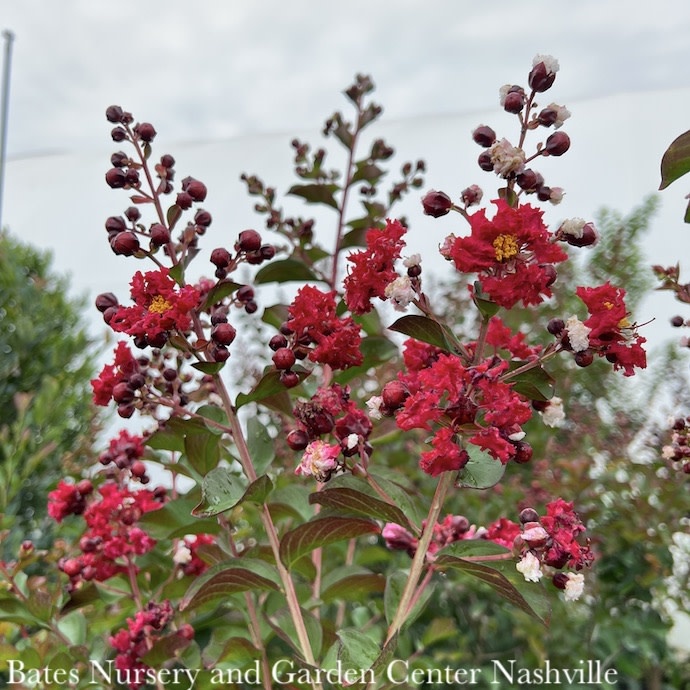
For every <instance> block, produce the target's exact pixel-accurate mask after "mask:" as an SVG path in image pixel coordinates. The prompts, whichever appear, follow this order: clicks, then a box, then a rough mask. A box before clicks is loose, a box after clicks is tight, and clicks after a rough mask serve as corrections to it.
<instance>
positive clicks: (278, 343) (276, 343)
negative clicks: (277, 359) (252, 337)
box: [268, 333, 288, 352]
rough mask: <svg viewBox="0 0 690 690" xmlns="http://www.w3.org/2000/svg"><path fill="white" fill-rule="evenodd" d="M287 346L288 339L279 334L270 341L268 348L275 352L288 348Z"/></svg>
mask: <svg viewBox="0 0 690 690" xmlns="http://www.w3.org/2000/svg"><path fill="white" fill-rule="evenodd" d="M287 344H288V341H287V338H286V337H285V336H284V335H282V334H281V333H277V334H276V335H274V336H273V337H272V338H271V339H270V340H269V341H268V346H269V347H270V348H271V350H273V352H275V351H276V350H279V349H280V348H281V347H287Z"/></svg>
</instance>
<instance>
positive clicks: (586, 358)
mask: <svg viewBox="0 0 690 690" xmlns="http://www.w3.org/2000/svg"><path fill="white" fill-rule="evenodd" d="M593 361H594V353H593V352H592V351H591V350H580V352H576V353H575V364H577V366H578V367H588V366H589V365H590V364H591V363H592V362H593Z"/></svg>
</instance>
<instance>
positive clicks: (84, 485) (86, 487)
mask: <svg viewBox="0 0 690 690" xmlns="http://www.w3.org/2000/svg"><path fill="white" fill-rule="evenodd" d="M74 488H75V489H76V490H77V492H78V493H80V494H81V495H82V496H88V495H89V494H90V493H91V492H92V491H93V484H92V483H91V481H90V480H89V479H82V480H81V481H79V482H77V484H76V486H75V487H74Z"/></svg>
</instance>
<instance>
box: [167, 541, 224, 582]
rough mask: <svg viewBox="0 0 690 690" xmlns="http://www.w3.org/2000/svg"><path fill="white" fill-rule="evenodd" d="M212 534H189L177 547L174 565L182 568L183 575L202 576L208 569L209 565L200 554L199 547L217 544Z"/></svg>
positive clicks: (174, 553) (174, 554)
mask: <svg viewBox="0 0 690 690" xmlns="http://www.w3.org/2000/svg"><path fill="white" fill-rule="evenodd" d="M215 543H216V538H215V537H214V536H213V535H212V534H188V535H187V536H186V537H185V538H184V539H181V540H179V541H178V542H177V544H176V545H175V549H174V552H173V563H174V564H175V565H176V566H178V567H179V568H180V572H181V573H182V575H187V576H194V575H201V573H203V572H204V571H206V570H207V569H208V563H206V561H204V560H203V559H202V558H201V556H200V554H199V547H203V546H207V545H210V544H215Z"/></svg>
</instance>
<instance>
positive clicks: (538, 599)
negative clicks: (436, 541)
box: [434, 544, 551, 625]
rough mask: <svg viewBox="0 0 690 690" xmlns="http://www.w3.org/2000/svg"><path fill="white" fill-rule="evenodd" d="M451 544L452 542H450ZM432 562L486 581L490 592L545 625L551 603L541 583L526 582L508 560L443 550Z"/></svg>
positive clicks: (437, 565)
mask: <svg viewBox="0 0 690 690" xmlns="http://www.w3.org/2000/svg"><path fill="white" fill-rule="evenodd" d="M453 546H455V544H453ZM434 565H435V567H436V568H438V569H441V570H443V569H446V568H451V569H454V570H460V571H462V572H463V573H466V574H467V575H471V576H472V577H475V578H477V579H478V580H481V581H482V582H485V583H486V584H488V585H489V586H490V587H491V588H492V589H493V590H494V591H496V592H497V593H498V594H499V595H500V596H501V597H503V598H504V599H505V600H506V601H509V602H510V603H511V604H513V605H515V606H517V607H518V608H519V609H521V610H522V611H524V612H525V613H528V614H529V615H530V616H532V617H534V618H536V619H537V620H539V621H540V622H542V623H544V624H545V625H548V620H549V616H550V614H551V605H550V603H549V598H548V596H547V595H546V591H545V589H544V587H543V586H542V585H541V584H538V583H534V582H527V581H525V579H524V578H523V577H522V575H520V573H518V572H517V570H516V569H515V563H514V562H513V561H512V560H511V561H495V562H492V563H491V564H489V563H486V562H484V563H480V562H477V561H468V560H465V559H463V558H458V557H456V556H451V555H447V554H446V553H445V549H444V552H443V553H439V554H438V556H437V558H436V560H435V562H434Z"/></svg>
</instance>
